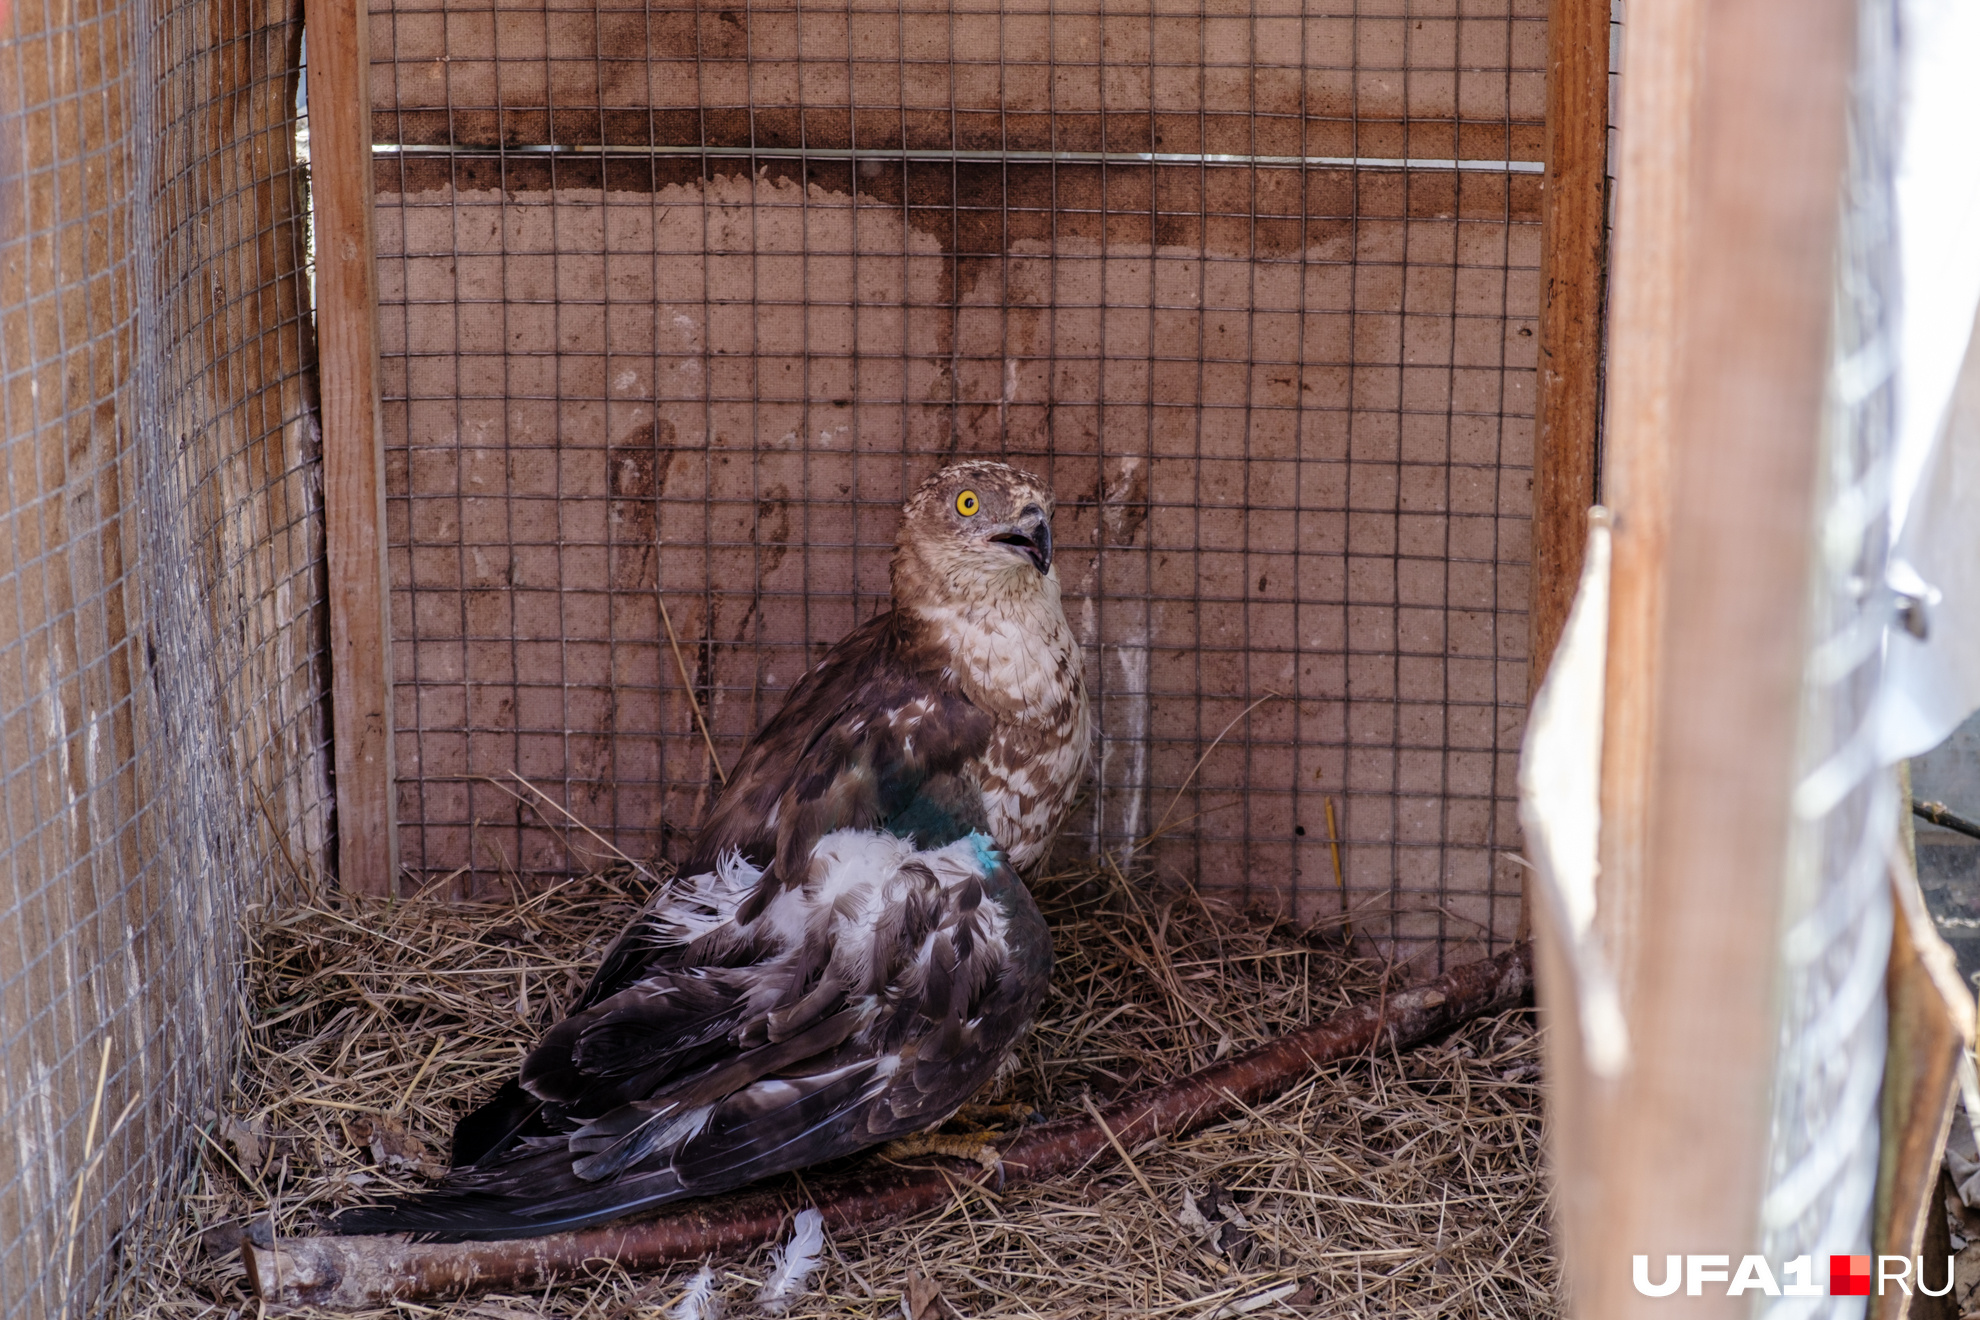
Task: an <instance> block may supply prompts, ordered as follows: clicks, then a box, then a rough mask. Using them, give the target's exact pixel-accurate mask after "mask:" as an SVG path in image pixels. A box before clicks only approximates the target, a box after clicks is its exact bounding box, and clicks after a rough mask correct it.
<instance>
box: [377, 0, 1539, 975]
mask: <svg viewBox="0 0 1980 1320" xmlns="http://www.w3.org/2000/svg"><path fill="white" fill-rule="evenodd" d="M1356 8H1357V6H1351V5H1345V4H1321V3H1308V4H1306V5H1304V6H1301V5H1299V4H1284V5H1279V4H1272V3H1267V2H1266V0H1247V2H1246V3H1244V4H1242V5H1226V6H1221V7H1220V6H1215V5H1211V6H1202V7H1199V6H1195V5H1192V6H1191V7H1189V8H1188V9H1187V10H1186V11H1185V10H1183V9H1182V8H1180V7H1177V6H1164V5H1150V4H1146V3H1143V4H1139V5H1126V6H1120V7H1111V6H1110V7H1109V8H1108V9H1106V10H1105V11H1104V12H1101V11H1089V12H1076V11H1071V10H1068V9H1067V8H1065V7H1057V8H1054V9H1052V10H1051V11H1049V12H1047V11H1046V10H1045V9H1044V8H1042V7H1041V8H1039V9H1036V10H1027V9H1025V8H1024V7H1023V6H1021V5H1018V4H1012V3H1005V4H1003V5H1001V6H986V7H983V8H978V9H971V8H968V7H966V6H964V5H962V4H947V3H945V4H941V5H928V6H924V7H918V8H917V7H910V6H903V5H898V4H896V5H890V6H888V7H887V8H885V9H878V8H873V9H867V8H863V7H847V6H844V5H841V6H840V7H838V8H835V9H831V8H814V7H809V6H807V7H804V8H803V9H802V10H800V9H798V8H795V7H791V6H780V5H754V6H749V7H747V8H739V9H721V8H718V7H714V6H705V7H702V8H699V9H695V8H673V9H664V10H663V9H658V8H653V7H650V6H642V7H640V8H637V9H630V10H615V9H613V8H611V7H609V6H585V7H583V8H570V9H530V10H528V11H519V10H510V9H501V10H494V9H489V8H487V7H485V6H475V5H470V4H462V3H451V4H425V3H419V0H397V3H392V4H383V3H381V4H379V5H376V6H374V10H373V47H372V48H373V55H374V60H375V61H376V64H375V66H374V71H373V80H374V81H373V86H374V105H375V107H376V114H375V116H374V133H375V136H376V138H377V140H378V141H380V142H382V143H386V144H388V146H394V147H402V148H405V149H404V150H400V151H392V152H388V153H386V154H384V155H383V156H381V158H380V160H379V162H378V165H377V178H376V184H377V190H378V197H379V212H378V220H379V245H380V254H379V275H380V290H381V309H380V325H381V335H382V351H383V354H384V358H385V377H384V380H385V387H384V391H385V395H386V404H385V407H386V419H387V422H386V424H387V432H388V483H389V485H388V489H389V500H388V518H389V520H390V540H391V545H392V559H391V564H392V582H393V592H394V594H393V601H392V611H393V629H394V644H395V663H396V664H397V665H398V674H397V688H396V701H397V712H396V713H397V721H398V728H399V730H400V735H399V738H400V741H399V761H400V795H401V798H400V810H401V816H400V819H401V821H402V822H403V828H404V838H403V841H402V846H403V849H404V856H405V857H406V859H407V860H408V862H409V864H411V865H413V866H415V867H418V868H420V869H421V870H423V871H425V872H427V873H428V874H430V875H434V876H445V875H449V874H453V873H456V872H459V873H460V874H459V876H458V877H457V880H456V883H460V884H471V883H475V882H477V881H479V882H487V881H488V880H491V879H492V878H493V877H495V876H498V875H500V874H502V873H504V872H509V873H519V874H523V875H541V874H555V873H559V872H563V871H566V870H568V869H571V868H573V867H577V866H582V865H586V864H588V863H590V862H592V861H595V860H598V859H599V858H601V857H603V856H605V855H607V854H608V847H607V843H608V842H609V846H610V847H611V848H616V849H619V850H622V851H623V852H625V853H626V854H628V855H631V856H634V857H641V858H644V857H650V856H656V855H667V854H668V853H669V852H670V851H671V850H672V849H674V848H675V847H677V846H678V843H679V841H680V840H681V839H682V838H683V837H685V835H686V834H687V833H688V832H691V831H692V829H693V827H694V825H695V823H696V822H697V821H698V819H699V816H700V813H701V811H702V810H703V808H704V807H705V805H706V802H707V798H708V794H709V791H710V789H711V786H712V785H713V784H714V782H715V780H714V772H713V769H712V768H711V766H710V764H709V756H708V753H707V751H706V749H705V748H704V746H703V743H702V740H701V737H700V734H699V732H698V730H697V727H696V724H695V712H694V707H693V705H691V704H690V702H689V700H688V699H687V692H688V688H687V687H684V686H683V683H682V681H681V678H680V669H681V668H682V667H685V669H686V671H687V674H688V683H689V686H691V688H692V690H693V692H694V694H695V698H696V701H697V702H698V704H699V706H700V708H701V709H702V711H703V712H704V713H705V714H706V717H707V719H708V722H709V725H710V730H711V732H712V734H713V737H714V743H715V748H716V752H717V754H718V755H719V756H720V757H721V759H722V761H723V762H724V763H725V764H727V763H732V762H733V760H734V759H735V757H736V755H737V753H738V752H739V750H740V748H741V746H742V744H743V742H744V740H745V739H746V738H747V736H748V734H749V733H750V732H751V731H752V730H753V729H754V728H756V727H757V726H758V725H759V724H760V723H761V721H762V720H763V719H764V718H766V717H767V716H768V714H769V713H770V712H771V711H772V710H774V709H775V706H776V703H777V701H778V699H779V696H780V694H781V693H782V692H783V691H784V690H786V689H787V688H788V687H789V686H790V684H791V683H792V682H793V681H794V680H795V678H796V677H797V676H798V675H799V674H800V673H801V672H803V670H804V668H805V667H807V666H808V665H809V664H810V663H811V662H812V661H813V660H815V659H816V657H817V656H818V655H819V654H820V653H821V651H822V648H824V647H825V646H827V645H829V644H830V643H831V642H832V641H833V640H835V639H836V638H837V637H839V636H840V635H842V634H843V633H844V632H845V631H846V630H847V629H848V628H850V627H851V626H852V625H853V624H854V623H855V622H857V621H858V620H859V619H861V618H863V617H865V616H866V615H868V614H869V613H870V612H872V611H873V610H874V609H877V608H879V607H880V606H881V605H882V603H883V601H884V598H885V590H886V564H887V554H888V547H889V545H890V543H891V539H892V534H893V525H894V520H895V515H896V510H897V509H898V507H899V503H900V501H901V499H902V497H903V495H904V493H905V492H906V491H907V490H908V489H910V488H911V487H912V485H913V484H914V483H915V482H916V481H918V480H919V478H920V477H921V476H923V475H925V474H926V473H927V472H929V471H932V470H933V469H934V468H935V467H936V466H938V465H939V464H940V463H941V462H943V461H945V460H947V459H948V458H950V457H953V456H959V455H966V454H996V455H1001V456H1006V457H1009V458H1010V459H1011V460H1012V461H1015V462H1019V463H1022V464H1025V465H1027V466H1031V467H1033V468H1036V469H1038V470H1039V471H1041V472H1043V473H1044V474H1045V475H1047V476H1048V477H1049V478H1050V479H1051V482H1052V484H1053V486H1054V488H1055V490H1057V491H1058V493H1059V497H1060V500H1061V512H1060V515H1059V521H1058V533H1059V540H1060V545H1061V559H1060V570H1059V571H1060V574H1061V576H1062V579H1063V581H1064V583H1065V588H1066V593H1067V601H1068V610H1069V613H1070V615H1071V617H1072V618H1073V621H1074V624H1075V626H1076V627H1077V628H1078V629H1079V630H1080V631H1081V633H1082V636H1083V637H1084V639H1085V640H1086V642H1087V647H1088V664H1089V682H1090V683H1091V685H1092V687H1093V689H1094V691H1095V692H1096V694H1097V695H1098V699H1099V709H1100V715H1101V725H1102V736H1101V741H1100V745H1099V748H1098V753H1099V757H1098V759H1099V766H1100V769H1099V773H1098V776H1097V781H1096V784H1095V786H1094V791H1093V793H1092V795H1091V797H1090V799H1089V801H1088V802H1087V804H1086V806H1085V807H1084V809H1083V814H1082V817H1081V819H1080V821H1079V822H1078V825H1077V829H1076V832H1075V833H1076V837H1075V838H1074V839H1073V840H1072V841H1071V844H1072V846H1073V848H1074V850H1075V851H1077V852H1082V853H1083V852H1087V851H1091V850H1101V851H1106V852H1111V853H1114V854H1116V855H1119V854H1120V853H1121V852H1122V851H1123V850H1126V849H1127V848H1128V847H1129V846H1130V845H1132V844H1133V843H1135V841H1137V840H1142V839H1144V838H1145V837H1146V836H1148V835H1150V834H1158V835H1159V838H1158V839H1156V840H1155V841H1154V842H1153V843H1152V844H1147V845H1145V846H1144V847H1143V848H1142V849H1141V850H1140V852H1139V853H1138V854H1137V856H1138V858H1139V859H1140V860H1142V861H1146V862H1149V863H1151V864H1153V865H1154V866H1156V867H1157V868H1158V869H1160V870H1163V871H1166V872H1168V873H1170V874H1172V875H1173V876H1175V877H1177V878H1181V879H1186V880H1188V881H1190V882H1192V883H1197V884H1201V885H1203V886H1204V887H1206V888H1213V889H1218V890H1222V891H1226V892H1232V893H1235V894H1237V895H1239V896H1240V897H1242V898H1244V899H1246V900H1249V901H1252V902H1256V903H1259V904H1262V905H1268V906H1272V907H1275V908H1277V909H1280V910H1296V911H1297V912H1298V913H1299V914H1300V915H1301V916H1302V917H1305V918H1309V919H1321V918H1324V919H1329V920H1338V919H1339V917H1340V915H1341V913H1342V911H1343V908H1344V906H1345V907H1346V908H1348V909H1349V910H1351V914H1352V918H1353V920H1354V922H1355V924H1356V927H1357V929H1358V931H1359V932H1360V933H1363V934H1367V935H1371V936H1377V937H1380V938H1381V939H1382V940H1383V941H1384V943H1386V944H1388V945H1390V946H1392V947H1396V948H1399V949H1401V950H1403V951H1405V952H1411V953H1416V952H1423V951H1425V950H1433V951H1438V952H1440V953H1444V952H1450V953H1454V951H1455V950H1457V949H1458V947H1459V946H1461V945H1466V944H1471V943H1477V944H1480V945H1481V946H1484V945H1489V944H1490V943H1492V942H1493V941H1495V940H1499V939H1503V938H1505V937H1507V936H1509V935H1510V934H1511V932H1512V930H1513V928H1514V926H1515V924H1516V922H1517V907H1518V899H1517V895H1518V888H1519V885H1518V877H1517V875H1516V874H1514V873H1512V872H1511V871H1510V870H1509V869H1508V867H1509V864H1508V863H1507V862H1506V861H1504V860H1503V859H1502V858H1501V857H1500V856H1499V854H1501V853H1502V852H1504V851H1505V850H1507V849H1511V848H1514V847H1516V846H1517V840H1516V834H1515V828H1516V827H1515V826H1514V824H1513V821H1512V812H1511V807H1510V796H1511V788H1512V783H1511V778H1512V764H1513V758H1514V754H1515V752H1516V745H1517V737H1518V730H1519V728H1520V725H1521V720H1522V716H1523V709H1522V706H1521V702H1522V700H1523V697H1524V693H1525V683H1526V678H1525V670H1524V635H1525V634H1524V629H1525V626H1526V625H1525V617H1524V611H1525V605H1526V590H1527V588H1526V523H1527V514H1528V509H1529V504H1530V495H1529V489H1528V479H1529V472H1530V447H1531V397H1532V363H1533V327H1534V321H1533V318H1534V314H1535V292H1536V290H1535V277H1536V269H1535V268H1536V267H1537V265H1538V188H1539V182H1538V179H1537V177H1535V176H1534V175H1533V174H1531V173H1521V172H1512V171H1508V170H1506V169H1505V168H1503V167H1494V166H1491V165H1490V164H1489V162H1503V161H1505V160H1508V159H1511V160H1515V161H1533V160H1537V159H1538V141H1539V122H1538V121H1539V115H1540V108H1541V99H1542V98H1541V89H1542V83H1543V74H1542V72H1541V67H1540V59H1541V57H1540V51H1541V47H1542V45H1543V37H1544V22H1543V11H1542V8H1541V6H1540V5H1538V4H1536V3H1532V2H1531V0H1495V3H1490V4H1486V3H1474V2H1472V0H1467V2H1466V3H1465V4H1463V5H1459V4H1457V3H1450V4H1441V5H1440V4H1434V3H1410V4H1408V5H1407V6H1404V5H1402V4H1401V3H1397V4H1396V5H1394V6H1393V9H1394V11H1395V12H1393V13H1378V12H1376V11H1377V10H1379V9H1381V8H1382V7H1381V6H1378V5H1374V4H1367V3H1364V4H1362V5H1360V6H1358V8H1359V10H1360V13H1359V14H1356V13H1355V12H1354V11H1355V9H1356ZM599 143H604V144H606V145H608V146H610V147H611V148H612V151H611V153H609V154H602V156H601V154H599V153H593V154H592V155H589V156H586V155H581V154H579V152H578V151H577V150H574V149H577V148H584V147H588V146H593V145H596V144H599ZM849 146H850V147H857V148H859V149H862V150H864V149H865V148H869V147H872V148H879V149H887V148H891V149H893V150H894V151H895V152H896V154H895V155H894V156H893V157H892V158H888V157H886V156H885V155H884V154H882V155H874V156H865V157H862V158H861V159H859V160H858V161H857V162H854V161H852V160H847V159H844V158H843V156H833V155H832V154H831V153H832V152H833V151H835V150H836V151H839V152H841V153H843V152H844V151H845V150H846V149H847V148H848V147H849ZM545 147H552V148H562V149H563V150H562V152H561V154H559V153H557V152H554V151H544V150H542V148H545ZM752 148H754V149H755V150H757V151H759V152H762V153H764V154H759V155H754V156H752V155H750V154H748V152H749V150H750V149H752ZM799 149H802V152H803V153H805V154H803V155H802V156H798V155H797V154H796V153H797V152H798V151H799ZM904 149H905V150H909V151H913V152H919V153H923V154H922V155H920V156H918V157H914V158H910V159H905V160H904V159H902V157H901V155H900V154H899V153H900V152H901V151H903V150H904ZM1150 150H1153V151H1156V152H1163V153H1222V154H1233V155H1240V156H1245V157H1250V158H1259V157H1264V158H1282V157H1300V158H1307V157H1316V158H1317V157H1330V158H1331V157H1360V158H1378V159H1388V158H1405V157H1406V158H1411V159H1416V158H1423V159H1426V160H1427V161H1429V162H1431V163H1428V164H1425V165H1422V166H1419V167H1410V168H1380V167H1374V166H1367V165H1364V166H1362V167H1359V168H1355V167H1351V166H1343V165H1341V164H1339V163H1334V164H1324V163H1318V162H1306V163H1298V164H1288V163H1284V162H1280V163H1273V161H1272V160H1270V159H1267V160H1264V161H1260V160H1257V159H1252V160H1250V161H1249V162H1248V163H1244V164H1239V165H1230V164H1213V163H1207V162H1203V161H1192V162H1189V163H1154V162H1150V163H1142V162H1135V161H1131V160H1122V159H1119V158H1118V157H1114V158H1109V159H1107V160H1105V161H1096V160H1093V159H1083V158H1080V157H1077V156H1070V155H1066V154H1064V153H1073V152H1091V151H1104V152H1111V153H1132V152H1147V151H1150ZM1044 151H1056V152H1058V153H1061V155H1060V156H1059V157H1058V158H1057V159H1050V160H1041V159H1038V158H1036V157H1035V156H1032V157H1027V156H1025V155H1023V154H1021V153H1027V152H1031V153H1036V152H1044ZM958 152H961V153H965V154H964V155H961V156H957V155H956V154H955V153H958ZM969 152H985V153H992V154H994V153H999V152H1003V153H1020V154H1018V155H1015V156H1010V155H1006V156H1003V157H1001V158H996V159H985V158H971V157H969V156H968V155H967V154H966V153H969ZM945 153H947V154H946V155H945ZM1457 160H1461V161H1464V162H1466V163H1467V164H1469V165H1472V166H1477V167H1478V168H1467V169H1454V168H1450V167H1449V164H1448V162H1450V161H1457ZM1439 161H1442V162H1446V163H1445V164H1437V163H1435V162H1439ZM663 604H664V606H665V609H666V612H667V618H668V620H670V621H671V623H672V625H673V628H674V631H675V633H676V634H677V636H678V639H679V644H680V657H679V659H678V661H677V659H676V656H675V654H674V651H673V648H672V646H671V645H670V643H669V641H668V638H667V633H666V627H665V624H666V621H667V620H663V619H662V617H661V607H662V605H663ZM512 773H513V774H515V775H520V776H521V777H522V778H524V779H526V780H528V781H529V782H530V784H532V785H534V786H535V788H536V789H540V790H541V791H542V792H543V793H544V794H546V795H547V799H548V801H546V800H545V799H541V798H536V797H535V796H534V794H533V792H532V790H530V789H527V788H524V787H523V786H522V785H521V784H519V783H517V782H516V781H515V780H513V779H511V778H510V776H511V774H512ZM525 799H527V801H525ZM1330 799H1331V801H1332V804H1333V827H1332V828H1333V835H1334V837H1333V838H1331V839H1330V825H1329V814H1328V810H1327V804H1328V801H1329V800H1330ZM549 801H554V803H555V806H554V807H553V806H551V805H549V804H548V802H549ZM565 812H568V813H569V814H568V816H565V815H564V814H563V813H565ZM577 822H581V823H582V825H583V826H584V827H586V828H584V829H581V828H578V827H577ZM587 829H588V830H595V831H596V832H597V836H598V837H593V835H591V834H590V833H588V832H587ZM1336 839H1337V840H1338V844H1339V858H1340V869H1339V872H1338V875H1337V872H1336V869H1335V862H1334V856H1335V853H1334V841H1335V840H1336ZM601 840H602V841H601Z"/></svg>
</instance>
